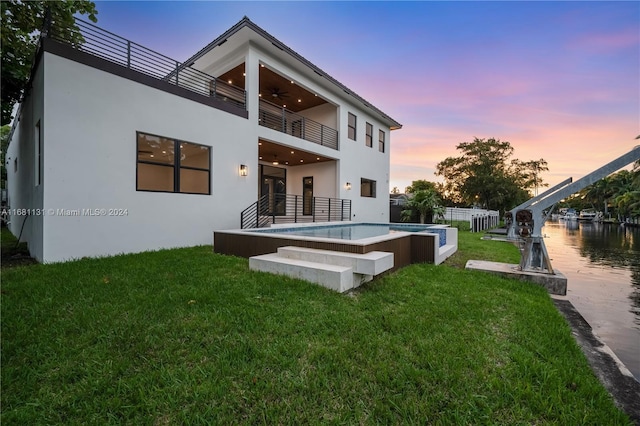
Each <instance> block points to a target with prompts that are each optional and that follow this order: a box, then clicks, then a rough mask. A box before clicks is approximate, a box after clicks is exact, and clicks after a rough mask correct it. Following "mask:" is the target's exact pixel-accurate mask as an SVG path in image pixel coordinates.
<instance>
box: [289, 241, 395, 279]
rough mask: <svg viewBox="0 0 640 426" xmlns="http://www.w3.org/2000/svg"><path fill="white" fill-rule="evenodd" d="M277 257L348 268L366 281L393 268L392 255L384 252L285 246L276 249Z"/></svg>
mask: <svg viewBox="0 0 640 426" xmlns="http://www.w3.org/2000/svg"><path fill="white" fill-rule="evenodd" d="M278 255H279V256H281V257H286V258H288V259H298V260H304V261H309V262H315V263H322V264H329V265H337V266H345V267H349V268H352V269H353V272H354V273H356V274H360V275H364V276H367V277H368V278H369V279H366V281H370V280H371V279H373V277H374V276H376V275H379V274H381V273H383V272H385V271H388V270H389V269H391V268H393V253H388V252H384V251H372V252H369V253H365V254H357V253H345V252H340V251H332V250H321V249H312V248H305V247H293V246H287V247H280V248H278Z"/></svg>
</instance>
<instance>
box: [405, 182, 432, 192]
mask: <svg viewBox="0 0 640 426" xmlns="http://www.w3.org/2000/svg"><path fill="white" fill-rule="evenodd" d="M417 191H436V193H437V189H436V184H435V183H433V182H429V181H428V180H423V179H420V180H414V181H413V182H411V185H409V186H407V187H406V188H405V190H404V192H405V193H407V194H412V193H414V192H417Z"/></svg>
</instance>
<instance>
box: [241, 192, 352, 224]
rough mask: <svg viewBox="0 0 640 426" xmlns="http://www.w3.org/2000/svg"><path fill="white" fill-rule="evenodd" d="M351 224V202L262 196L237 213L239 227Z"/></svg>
mask: <svg viewBox="0 0 640 426" xmlns="http://www.w3.org/2000/svg"><path fill="white" fill-rule="evenodd" d="M344 220H351V200H346V199H342V198H326V197H303V196H302V195H289V194H273V195H263V196H262V197H260V199H259V200H258V201H256V202H255V203H253V204H252V205H250V206H249V207H247V208H246V209H244V210H243V211H242V213H240V227H241V228H242V229H248V228H264V227H266V226H269V225H271V224H275V223H304V222H335V221H344Z"/></svg>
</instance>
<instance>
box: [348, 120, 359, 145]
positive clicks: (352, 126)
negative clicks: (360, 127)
mask: <svg viewBox="0 0 640 426" xmlns="http://www.w3.org/2000/svg"><path fill="white" fill-rule="evenodd" d="M356 121H357V120H356V116H355V115H353V114H351V113H349V123H348V125H349V134H348V136H349V139H352V140H354V141H355V140H356Z"/></svg>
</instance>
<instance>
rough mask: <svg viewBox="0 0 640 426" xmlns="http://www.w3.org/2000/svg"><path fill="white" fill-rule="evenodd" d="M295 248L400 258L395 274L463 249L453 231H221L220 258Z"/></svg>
mask: <svg viewBox="0 0 640 426" xmlns="http://www.w3.org/2000/svg"><path fill="white" fill-rule="evenodd" d="M285 246H295V247H307V248H315V249H321V250H331V251H341V252H345V253H360V254H365V253H369V252H371V251H383V252H392V253H394V259H395V260H394V268H393V269H398V268H400V267H402V266H406V265H409V264H411V263H435V264H436V265H437V264H440V263H442V262H443V261H444V260H445V259H446V258H447V257H449V256H451V255H452V254H453V253H455V252H456V251H457V249H458V230H457V229H456V228H450V227H449V226H448V225H433V224H429V225H420V224H401V223H355V222H346V223H345V222H325V223H317V222H316V223H308V224H289V225H284V224H283V225H273V226H272V227H270V228H258V229H232V230H216V231H214V233H213V250H214V251H215V252H216V253H221V254H227V255H233V256H241V257H246V258H250V257H252V256H258V255H262V254H267V253H274V252H276V251H277V250H278V248H279V247H285Z"/></svg>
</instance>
